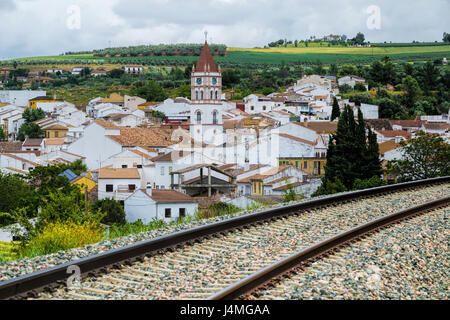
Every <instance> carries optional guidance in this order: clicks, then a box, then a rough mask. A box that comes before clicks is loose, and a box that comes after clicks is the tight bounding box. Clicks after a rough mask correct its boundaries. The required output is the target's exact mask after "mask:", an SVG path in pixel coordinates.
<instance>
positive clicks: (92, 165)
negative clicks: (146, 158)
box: [67, 122, 122, 170]
mask: <svg viewBox="0 0 450 320" xmlns="http://www.w3.org/2000/svg"><path fill="white" fill-rule="evenodd" d="M117 134H120V130H106V129H105V128H103V127H102V126H100V125H98V124H97V123H95V122H93V123H92V124H90V125H89V126H87V127H86V128H85V130H84V134H83V136H82V137H81V138H80V139H78V140H76V141H74V142H73V143H72V144H70V145H69V146H68V147H67V151H69V152H72V153H75V154H78V155H81V156H84V157H86V165H87V166H88V168H89V169H90V170H94V169H98V168H100V167H105V166H106V165H108V164H110V163H111V162H112V161H111V159H110V157H111V156H113V155H115V154H118V153H120V152H122V146H121V145H120V144H119V143H117V142H115V141H113V140H112V139H110V138H108V137H106V135H117Z"/></svg>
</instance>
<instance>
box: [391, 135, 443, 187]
mask: <svg viewBox="0 0 450 320" xmlns="http://www.w3.org/2000/svg"><path fill="white" fill-rule="evenodd" d="M400 144H401V145H402V148H403V157H402V159H401V160H394V161H391V162H390V164H391V167H392V168H393V172H394V173H397V174H398V178H399V180H400V181H410V180H421V179H430V178H435V177H442V176H448V175H450V161H449V159H450V145H449V144H448V143H446V142H445V140H444V139H443V138H442V137H440V136H438V135H433V134H428V133H424V132H419V133H417V135H416V137H415V138H414V139H412V140H410V141H409V142H408V143H406V142H404V141H402V142H401V143H400Z"/></svg>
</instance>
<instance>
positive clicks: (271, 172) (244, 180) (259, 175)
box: [237, 165, 292, 183]
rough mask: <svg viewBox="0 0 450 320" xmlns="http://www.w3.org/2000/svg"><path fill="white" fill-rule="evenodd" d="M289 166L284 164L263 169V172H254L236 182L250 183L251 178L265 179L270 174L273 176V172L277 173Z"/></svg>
mask: <svg viewBox="0 0 450 320" xmlns="http://www.w3.org/2000/svg"><path fill="white" fill-rule="evenodd" d="M289 167H292V166H289V165H284V166H280V167H276V168H272V169H269V170H268V171H265V172H263V173H261V174H254V175H252V176H250V177H247V178H244V179H241V180H238V181H237V182H238V183H250V182H251V181H252V180H264V179H266V178H268V177H270V176H273V175H275V174H277V173H279V172H282V171H284V170H286V169H287V168H289Z"/></svg>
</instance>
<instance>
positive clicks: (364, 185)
mask: <svg viewBox="0 0 450 320" xmlns="http://www.w3.org/2000/svg"><path fill="white" fill-rule="evenodd" d="M382 184H383V181H382V180H381V179H380V177H377V176H373V177H372V178H370V179H366V180H361V179H356V180H355V182H354V183H353V189H354V190H362V189H369V188H375V187H379V186H381V185H382Z"/></svg>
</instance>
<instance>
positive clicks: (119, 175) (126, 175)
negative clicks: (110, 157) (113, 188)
mask: <svg viewBox="0 0 450 320" xmlns="http://www.w3.org/2000/svg"><path fill="white" fill-rule="evenodd" d="M98 178H99V179H140V178H141V176H140V174H139V171H138V169H136V168H126V169H123V168H119V169H113V168H101V169H100V174H99V176H98Z"/></svg>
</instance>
